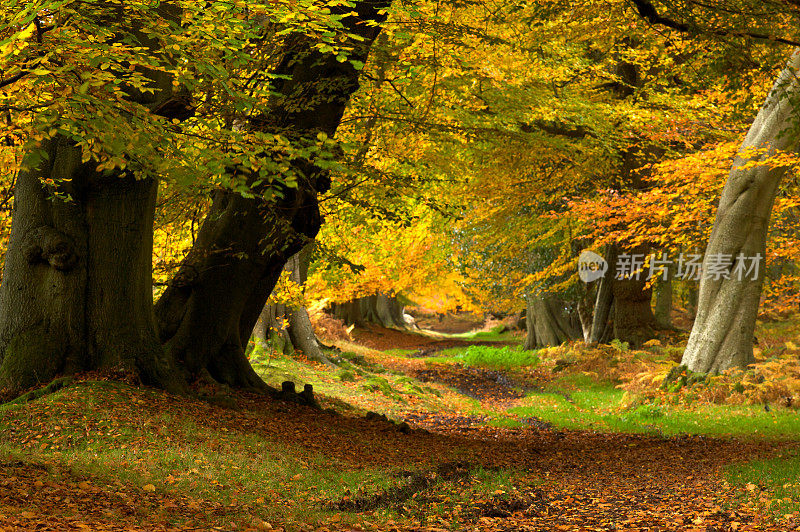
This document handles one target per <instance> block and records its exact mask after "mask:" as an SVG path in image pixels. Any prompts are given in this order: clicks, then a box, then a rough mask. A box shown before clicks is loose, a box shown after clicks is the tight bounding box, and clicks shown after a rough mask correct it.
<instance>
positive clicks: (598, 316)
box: [589, 245, 617, 344]
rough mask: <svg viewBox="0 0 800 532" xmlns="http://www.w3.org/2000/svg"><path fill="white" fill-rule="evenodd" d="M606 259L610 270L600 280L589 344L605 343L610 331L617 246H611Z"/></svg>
mask: <svg viewBox="0 0 800 532" xmlns="http://www.w3.org/2000/svg"><path fill="white" fill-rule="evenodd" d="M605 259H606V262H607V263H608V270H607V271H606V273H605V275H604V276H603V277H602V278H601V279H600V280H599V283H600V285H599V286H598V288H597V298H596V299H595V304H594V313H593V314H592V331H591V334H590V335H589V342H590V343H593V344H597V343H600V342H602V341H603V339H604V337H605V336H606V331H607V329H608V319H609V317H610V316H611V309H612V305H613V302H614V291H613V290H612V286H613V284H614V271H615V265H616V263H617V247H616V246H615V245H609V246H608V247H607V248H606V252H605Z"/></svg>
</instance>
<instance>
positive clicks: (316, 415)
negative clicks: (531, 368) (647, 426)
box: [0, 358, 800, 532]
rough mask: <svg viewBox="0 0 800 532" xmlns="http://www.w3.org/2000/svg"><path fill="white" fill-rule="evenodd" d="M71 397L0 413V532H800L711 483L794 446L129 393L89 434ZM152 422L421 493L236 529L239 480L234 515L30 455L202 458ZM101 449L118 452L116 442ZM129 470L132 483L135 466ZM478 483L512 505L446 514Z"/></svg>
mask: <svg viewBox="0 0 800 532" xmlns="http://www.w3.org/2000/svg"><path fill="white" fill-rule="evenodd" d="M407 360H409V362H408V364H409V366H407V367H406V368H405V369H407V370H409V372H410V374H412V373H413V372H417V373H418V372H419V371H420V370H421V369H422V368H421V367H420V366H418V365H417V361H416V360H414V359H413V358H411V359H407ZM498 376H500V377H502V372H494V373H493V374H492V375H487V374H485V373H480V372H478V373H473V372H470V371H468V370H467V369H466V368H460V367H454V369H452V371H451V373H448V372H447V371H446V370H442V373H441V374H437V375H432V376H431V378H436V379H437V380H439V381H440V382H448V383H449V384H451V385H453V386H454V387H455V388H457V389H458V388H460V387H461V386H460V385H464V386H463V387H465V388H466V389H465V392H468V393H471V394H473V395H475V396H478V397H479V399H480V400H481V402H499V403H501V404H503V402H504V401H511V402H512V403H513V401H514V400H515V399H514V392H513V388H512V387H511V386H509V385H508V384H507V383H504V382H503V381H502V378H499V379H498ZM459 383H460V384H459ZM467 385H468V386H467ZM96 393H100V392H96ZM103 393H105V392H103ZM82 397H84V392H82V391H81V385H78V386H76V387H74V388H70V389H68V390H66V391H65V392H64V393H63V396H61V397H60V399H59V402H58V416H59V417H58V423H59V426H57V427H53V426H52V424H47V423H45V422H43V420H45V419H50V417H49V416H51V415H52V414H53V412H52V410H51V409H50V408H51V407H50V406H49V405H48V404H47V402H45V401H34V402H32V403H29V404H27V405H25V409H24V411H23V412H24V414H23V415H20V414H15V413H14V412H13V411H7V412H6V413H3V412H0V423H2V422H3V421H4V419H3V416H6V417H8V420H10V419H12V417H11V416H14V417H13V428H12V430H10V431H9V432H8V434H7V435H6V438H7V441H6V442H2V443H5V444H8V445H13V446H14V448H16V449H24V450H25V452H24V453H22V454H20V453H19V452H17V453H16V455H14V456H5V457H4V456H0V532H9V531H28V530H36V531H66V530H97V531H106V530H170V531H171V530H230V531H239V530H251V531H257V530H281V529H282V528H283V529H285V530H287V531H288V530H304V531H310V530H319V531H326V530H327V531H344V530H348V531H352V530H394V531H402V532H411V531H416V532H423V531H428V532H442V531H445V530H465V531H485V532H490V531H509V532H510V531H537V532H539V531H541V532H545V531H548V532H549V531H553V530H568V531H573V530H574V531H622V530H625V531H660V530H675V531H704V532H723V531H725V532H729V531H730V532H738V531H745V530H746V531H755V530H769V531H783V530H797V529H800V520H798V518H797V516H796V515H790V516H771V515H770V514H769V512H768V510H766V509H765V505H766V504H767V503H768V501H769V500H770V494H769V492H768V491H767V490H763V491H762V488H763V487H762V486H757V485H748V486H747V487H742V486H734V485H730V484H728V483H727V482H726V481H725V480H724V476H723V473H722V470H723V468H724V467H725V466H727V465H729V464H733V463H737V462H744V461H747V460H752V459H754V458H758V457H767V456H774V455H776V454H780V453H784V452H787V451H791V450H794V449H796V448H797V446H798V445H797V443H795V442H791V443H782V442H771V441H756V440H752V441H743V440H735V439H715V438H708V437H703V436H674V437H660V436H657V435H643V434H622V433H597V432H591V431H570V430H559V429H556V428H554V427H553V426H551V425H550V424H548V423H543V422H537V421H536V420H535V419H531V420H530V426H529V427H525V428H515V429H509V428H498V427H491V426H487V425H486V424H485V422H484V421H485V420H484V419H482V418H481V416H479V415H470V414H464V413H462V414H457V415H454V414H452V413H451V414H448V413H443V412H425V411H417V412H409V413H408V414H407V415H406V420H407V421H408V423H409V424H410V425H411V426H412V427H413V429H414V430H411V431H407V430H400V427H399V426H398V425H397V424H394V423H391V422H388V421H385V420H382V419H379V418H378V419H376V418H372V419H365V418H364V417H358V416H353V415H341V414H339V413H336V412H333V411H328V410H322V411H321V410H316V409H311V408H308V407H304V406H300V405H296V404H291V403H282V402H276V401H274V400H271V399H266V398H263V397H259V396H252V395H238V396H236V407H235V408H222V407H220V406H215V405H212V404H209V403H206V402H202V401H198V400H194V399H187V398H183V397H175V396H171V395H168V394H162V393H158V392H153V391H150V390H146V389H137V388H123V389H122V391H119V392H114V395H109V396H108V398H107V400H103V401H102V402H101V403H99V404H101V405H102V406H101V407H100V408H102V409H103V412H104V413H103V416H104V419H107V420H108V423H109V425H108V426H106V425H103V426H97V427H94V426H87V425H86V417H85V416H86V411H85V408H86V407H85V403H83V402H81V401H82V400H83V399H82ZM141 405H147V407H146V408H142V406H141ZM159 415H167V416H169V419H175V420H180V421H181V422H182V423H187V422H189V423H192V424H194V425H196V427H198V430H201V429H202V431H204V432H205V433H208V434H218V435H220V436H219V437H220V439H221V441H224V440H223V438H225V437H227V435H235V436H236V437H237V438H238V437H240V436H243V437H247V438H260V439H262V440H265V441H267V442H270V445H273V444H274V445H275V446H276V447H277V448H281V446H283V448H293V449H298V450H299V452H300V453H301V454H306V453H307V454H308V455H309V456H311V455H321V456H324V457H325V458H326V460H331V461H333V462H334V463H336V464H338V466H337V467H339V468H341V470H342V471H347V470H353V471H357V470H363V469H369V468H381V469H384V470H391V471H397V472H402V471H407V470H408V469H409V468H412V469H413V471H412V472H411V473H413V475H414V477H413V478H414V479H416V480H413V479H412V480H406V481H404V480H402V478H404V477H402V475H401V476H398V477H396V478H397V479H398V480H397V481H396V482H395V484H396V485H394V486H390V487H388V488H383V489H382V490H379V491H378V492H375V489H376V488H375V487H374V486H368V488H370V489H371V491H367V492H365V493H363V494H360V493H353V494H352V497H351V498H349V499H347V500H346V501H343V500H338V501H337V500H320V499H319V497H318V494H317V493H316V492H314V491H313V490H312V491H309V492H307V493H305V494H304V495H297V494H295V495H292V497H290V498H286V499H280V498H276V497H277V495H274V492H273V495H272V497H273V499H270V500H269V501H268V502H269V504H274V505H278V506H280V505H286V506H289V505H309V504H313V505H316V506H318V507H326V505H327V506H331V505H333V506H335V505H337V504H341V505H343V506H341V508H342V509H343V510H347V511H355V515H353V516H352V517H351V518H348V519H347V520H345V519H342V520H341V522H339V521H338V520H333V519H332V520H329V521H327V522H325V523H324V525H303V524H299V523H294V522H291V521H283V522H281V521H276V522H274V523H272V524H269V523H266V522H261V521H259V520H258V519H255V520H253V519H254V518H252V517H249V518H248V517H247V516H252V515H254V506H252V504H253V503H252V502H241V501H243V500H247V494H246V493H239V494H236V493H237V492H236V485H237V483H238V480H237V478H236V477H235V476H231V477H224V476H223V477H218V478H215V479H214V481H215V484H216V483H219V486H220V489H222V488H223V487H225V489H230V490H231V491H232V493H234V494H236V495H235V497H236V499H235V500H233V502H231V503H230V504H220V503H218V502H211V501H209V500H205V499H203V498H202V497H198V496H197V495H190V494H187V493H186V492H182V491H180V490H177V489H175V488H174V487H173V486H172V484H171V481H170V480H169V479H170V478H171V476H172V475H170V477H167V479H166V481H164V480H163V479H162V480H160V481H159V480H154V481H152V482H153V484H155V485H153V486H151V485H144V486H142V485H135V484H131V483H130V482H126V481H124V480H123V479H124V478H125V477H124V475H121V476H119V477H117V476H116V472H112V474H111V475H110V476H109V475H106V476H97V475H92V474H90V473H88V472H86V471H80V470H76V469H74V468H72V467H70V466H69V462H68V460H67V461H65V459H63V458H61V457H60V452H58V451H57V452H56V453H55V454H51V455H50V456H51V458H47V459H45V458H42V457H40V456H39V455H38V454H37V452H38V451H39V450H43V449H45V448H46V447H47V446H48V443H47V442H49V444H50V449H52V448H53V444H54V442H60V445H64V444H65V442H67V441H69V437H67V439H66V440H65V439H63V437H62V436H61V435H63V434H79V435H81V436H80V438H79V441H78V440H76V442H78V444H80V441H83V440H85V439H87V438H89V439H92V438H98V439H102V438H111V437H113V438H116V437H117V435H118V434H120V433H122V434H125V433H126V432H132V433H133V434H134V438H136V439H134V440H132V443H130V445H137V443H136V442H137V441H139V442H141V441H144V440H145V436H146V434H148V433H147V432H146V431H153V430H156V431H157V432H158V434H163V435H169V436H170V438H172V439H173V444H174V445H175V446H176V448H179V449H180V448H183V449H188V448H191V446H192V445H197V442H195V441H194V440H190V439H186V440H184V439H182V438H188V437H189V436H187V435H185V434H183V435H182V434H181V433H180V431H174V430H173V429H172V428H171V427H169V426H165V427H162V426H157V427H156V428H154V425H156V424H157V423H156V422H154V420H156V419H163V418H159V417H158V416H159ZM136 434H141V436H135V435H136ZM108 441H109V442H111V443H112V444H113V441H114V440H108ZM126 441H131V440H126ZM42 442H45V443H42ZM212 444H213V442H211V443H209V442H208V441H206V442H204V445H212ZM138 445H141V446H142V447H141V448H140V449H139V451H140V452H142V453H143V454H142V455H141V456H144V457H147V456H148V453H149V450H148V449H147V447H146V444H143V443H139V444H138ZM214 448H216V447H214ZM145 463H146V461H145ZM450 464H456V465H454V466H453V467H455V468H456V469H457V470H458V474H456V475H452V476H448V475H447V474H444V473H442V471H443V470H446V469H447V468H448V467H450ZM130 466H131V467H133V466H135V467H139V466H138V465H136V464H135V463H134V464H131V465H130ZM443 468H444V469H443ZM476 468H482V469H483V470H486V471H501V472H502V471H505V472H507V473H508V474H509V475H510V478H511V482H512V484H513V489H507V490H503V491H496V492H492V493H484V494H482V495H480V496H476V497H475V498H474V499H472V500H468V501H462V502H459V503H454V502H452V501H451V500H450V495H448V491H447V490H444V489H443V487H444V486H446V485H448V484H449V485H451V487H452V490H451V491H450V493H458V492H460V491H461V484H462V483H465V485H469V482H470V479H473V480H474V475H475V474H476V473H475V471H476ZM226 474H227V473H226ZM230 474H231V475H234V473H232V472H231V473H230ZM409 474H410V473H409ZM198 478H199V477H198ZM408 478H412V477H408ZM287 481H289V482H290V481H291V479H287ZM151 488H152V489H151ZM237 500H238V501H239V502H237ZM250 500H252V497H251V499H250ZM411 502H413V504H411V505H410V503H411ZM345 503H346V504H345ZM261 504H264V502H262V503H261ZM412 506H413V508H412ZM385 509H390V510H392V511H394V512H396V515H397V516H398V517H397V518H396V519H394V520H389V521H387V520H386V519H385V518H381V517H380V516H377V514H376V513H375V510H385ZM243 516H244V517H243ZM346 522H347V523H348V524H345V523H346ZM176 523H180V524H176ZM221 523H222V524H221Z"/></svg>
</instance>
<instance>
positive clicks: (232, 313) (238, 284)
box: [156, 1, 389, 389]
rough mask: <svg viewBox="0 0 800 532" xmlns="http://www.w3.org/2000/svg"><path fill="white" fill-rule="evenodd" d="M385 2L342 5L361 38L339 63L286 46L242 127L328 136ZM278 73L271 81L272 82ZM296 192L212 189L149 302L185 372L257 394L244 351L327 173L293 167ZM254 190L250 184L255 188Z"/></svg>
mask: <svg viewBox="0 0 800 532" xmlns="http://www.w3.org/2000/svg"><path fill="white" fill-rule="evenodd" d="M388 4H389V3H388V1H377V2H356V4H355V7H354V8H350V7H342V8H341V9H342V10H345V12H350V11H353V10H354V11H355V12H356V13H357V16H350V17H346V18H344V19H343V20H342V23H343V24H344V25H345V26H346V28H347V30H348V32H350V33H351V34H354V35H358V36H360V38H361V39H362V40H359V41H357V42H356V41H353V42H350V43H349V44H352V45H353V46H354V52H352V53H351V54H350V55H349V57H348V59H349V60H348V61H344V62H340V61H338V60H337V59H336V56H335V55H331V54H321V53H319V52H318V51H317V50H316V48H315V47H314V44H315V43H314V42H312V41H311V40H309V39H306V38H299V39H293V40H292V42H290V43H288V44H287V46H286V50H285V53H284V57H283V59H282V61H281V63H280V64H279V65H278V66H277V67H276V69H275V71H274V72H273V74H274V75H275V76H273V77H275V78H276V81H275V85H276V86H275V93H276V95H277V96H276V99H275V102H274V105H273V106H272V107H271V108H270V109H266V110H264V113H263V116H261V117H258V118H255V119H253V121H252V123H251V127H254V128H260V129H262V130H264V131H270V132H277V133H282V134H284V135H286V136H289V137H293V138H296V139H298V140H301V139H306V140H309V139H315V138H316V137H317V135H318V134H319V133H325V134H327V135H328V137H333V136H334V134H335V133H336V129H337V128H338V126H339V123H340V121H341V118H342V114H343V113H344V109H345V106H346V105H347V102H348V101H349V99H350V96H351V95H352V94H353V93H354V92H355V91H356V89H357V88H358V77H359V71H358V70H356V69H355V68H354V67H353V64H352V63H351V61H357V60H360V61H366V58H367V54H368V52H369V48H370V46H371V45H372V42H373V41H374V39H375V38H376V37H377V35H378V33H379V31H380V27H379V26H378V25H376V24H375V23H380V22H382V21H383V20H384V19H385V15H384V14H381V13H380V10H382V9H384V8H386V7H388ZM277 76H280V77H277ZM295 170H296V172H297V173H298V174H299V176H300V178H299V183H298V185H297V187H296V188H288V187H287V188H284V190H283V192H284V198H283V199H282V200H280V201H265V200H263V199H260V198H244V197H242V196H241V195H239V194H236V193H234V192H231V191H220V192H218V193H217V195H216V197H215V199H214V203H213V204H212V207H211V210H210V212H209V214H208V216H207V217H206V219H205V221H204V222H203V225H202V227H201V230H200V233H199V236H198V239H197V241H196V242H195V245H194V246H193V248H192V250H191V252H190V253H189V254H188V256H187V257H186V259H185V260H184V262H183V263H182V265H181V267H180V269H179V272H178V274H177V275H176V277H175V279H174V280H173V281H172V282H170V284H169V286H168V287H167V289H166V290H165V292H164V294H163V295H162V297H161V298H160V299H159V301H158V303H157V305H156V315H157V318H158V325H159V334H160V338H161V341H162V342H163V343H164V345H165V347H166V349H167V351H168V352H169V354H170V355H171V356H172V357H174V358H175V359H176V360H177V361H179V363H180V364H181V366H182V367H183V368H184V369H185V370H186V372H187V373H188V374H189V376H190V378H198V377H199V378H203V379H207V380H212V381H217V382H220V383H224V384H228V385H231V386H236V387H243V388H262V389H263V388H265V384H264V383H263V381H261V379H260V378H259V377H258V375H256V374H255V372H254V371H253V370H252V368H251V367H250V364H249V362H248V361H247V358H246V356H245V351H244V347H245V346H246V344H247V341H248V340H249V338H250V335H251V334H252V331H253V328H254V326H255V324H256V322H257V321H258V317H259V315H260V314H261V312H262V310H263V308H264V305H265V304H266V301H267V298H268V297H269V295H270V293H271V292H272V289H273V288H274V287H275V283H276V282H277V280H278V277H279V276H280V273H281V271H282V269H283V266H284V264H285V263H286V261H287V260H288V259H289V257H291V256H292V255H294V254H295V253H297V252H298V251H299V250H300V249H301V248H302V247H303V246H304V245H305V244H306V243H307V242H308V241H309V240H310V239H313V238H314V236H316V234H317V231H318V230H319V227H320V224H321V223H322V219H321V217H320V214H319V206H318V199H317V198H318V194H319V193H321V192H324V191H325V190H327V188H328V186H329V178H328V175H327V172H325V171H323V170H321V169H320V168H318V167H316V166H314V165H313V164H311V163H310V162H309V161H297V162H296V164H295ZM254 191H255V192H256V193H258V192H259V188H258V187H256V188H255V190H254Z"/></svg>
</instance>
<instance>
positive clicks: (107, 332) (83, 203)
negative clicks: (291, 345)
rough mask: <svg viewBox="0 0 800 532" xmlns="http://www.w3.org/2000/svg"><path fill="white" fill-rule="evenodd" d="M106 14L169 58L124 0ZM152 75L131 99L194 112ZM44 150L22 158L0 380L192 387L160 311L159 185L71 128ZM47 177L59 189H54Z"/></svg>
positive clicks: (1, 291) (183, 113)
mask: <svg viewBox="0 0 800 532" xmlns="http://www.w3.org/2000/svg"><path fill="white" fill-rule="evenodd" d="M157 15H158V16H160V17H162V18H164V19H168V20H173V21H174V20H176V19H177V18H178V15H179V13H178V10H177V8H175V7H174V6H171V5H169V4H168V3H166V2H165V3H162V4H161V5H160V6H159V7H158V8H157ZM98 16H102V17H104V18H107V19H108V24H110V25H115V26H116V27H117V28H118V29H119V35H120V36H122V35H129V36H132V37H133V38H135V39H137V40H138V41H139V44H141V45H142V46H145V47H148V48H149V49H150V50H151V51H152V52H153V56H154V57H156V56H159V54H158V51H159V50H158V48H159V42H158V39H156V38H155V37H153V36H151V35H149V34H147V33H146V32H142V31H141V28H139V27H138V26H137V25H136V24H138V23H134V24H133V25H132V27H123V26H122V24H124V21H125V20H126V17H125V8H124V6H117V7H111V6H109V7H108V10H107V11H104V12H103V13H102V14H98ZM121 21H122V22H121ZM141 72H142V73H143V74H144V75H145V76H146V77H147V78H148V79H149V82H150V83H149V88H150V89H152V92H139V91H138V90H135V89H133V88H129V89H128V92H127V96H128V98H129V100H130V101H132V102H135V103H137V104H139V105H142V106H144V107H147V108H148V109H150V111H151V112H152V113H153V114H154V115H161V116H165V117H167V118H175V119H184V118H187V117H188V116H190V115H191V109H190V108H189V107H188V105H187V102H185V101H183V99H182V98H178V99H175V96H176V94H175V93H173V92H172V91H173V88H172V80H171V77H170V76H169V75H168V74H166V73H164V72H162V71H155V70H154V71H145V70H144V69H141ZM167 103H170V105H166V104H167ZM39 149H40V150H41V151H42V152H43V153H45V154H46V156H47V157H46V158H45V159H44V160H41V161H38V162H34V160H32V159H31V154H28V157H27V158H26V164H25V165H23V166H25V167H26V168H29V169H25V170H23V171H21V172H20V174H19V177H18V180H17V184H16V187H15V192H14V213H13V221H12V230H11V241H10V244H9V248H8V252H7V254H6V262H5V267H4V270H3V283H2V287H0V363H1V364H0V388H2V389H4V390H5V391H6V393H9V394H15V393H18V392H19V391H22V390H24V389H25V388H28V387H31V386H35V385H37V384H39V383H43V382H45V381H48V380H50V379H52V378H53V377H55V376H56V375H58V374H70V373H75V372H79V371H87V370H97V369H101V370H114V371H117V370H119V371H129V372H134V373H135V374H136V375H138V376H139V378H140V379H141V380H142V381H144V382H145V383H148V384H153V385H157V386H161V387H163V388H166V389H168V390H173V391H180V390H182V389H183V385H184V382H183V381H182V380H181V379H180V376H179V375H178V373H177V372H176V371H174V367H173V366H172V364H171V363H170V361H169V359H168V358H167V357H166V356H165V353H164V351H163V349H162V347H161V345H160V343H159V342H158V337H157V335H156V331H155V323H154V318H153V303H152V301H153V293H152V252H153V218H154V212H155V200H156V192H157V182H156V181H155V179H153V178H152V177H147V176H134V175H133V174H132V173H130V172H129V171H121V170H109V171H98V169H97V164H96V163H95V162H92V161H90V162H82V159H81V149H80V148H79V147H77V146H76V145H75V143H74V142H73V141H72V140H70V139H67V138H66V137H64V136H62V135H60V134H59V135H56V136H55V137H53V138H51V139H49V140H45V141H43V143H42V144H41V146H39ZM37 160H38V157H37ZM45 179H50V180H52V181H54V182H55V183H56V185H55V187H54V188H51V189H46V188H45V186H44V185H43V180H45ZM54 192H59V193H61V194H62V196H63V197H62V198H59V197H55V196H56V195H55V194H54ZM65 198H66V199H65Z"/></svg>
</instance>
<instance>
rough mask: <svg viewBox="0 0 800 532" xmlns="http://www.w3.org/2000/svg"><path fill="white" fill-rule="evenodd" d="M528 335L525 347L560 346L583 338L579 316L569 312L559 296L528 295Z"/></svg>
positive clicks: (526, 314)
mask: <svg viewBox="0 0 800 532" xmlns="http://www.w3.org/2000/svg"><path fill="white" fill-rule="evenodd" d="M526 302H527V309H526V313H525V319H526V328H527V335H526V336H525V344H524V345H523V347H522V348H523V349H537V348H540V347H551V346H558V345H561V344H563V343H564V342H568V341H570V340H577V339H582V338H583V332H582V331H581V326H580V321H579V319H578V318H577V316H573V315H571V314H570V313H568V312H567V311H566V310H565V308H564V303H563V302H562V301H561V300H560V299H559V298H557V297H554V296H545V297H533V296H530V297H527V298H526Z"/></svg>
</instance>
